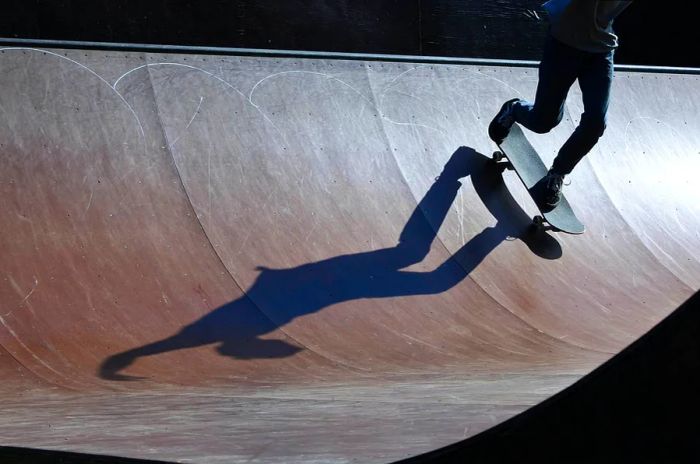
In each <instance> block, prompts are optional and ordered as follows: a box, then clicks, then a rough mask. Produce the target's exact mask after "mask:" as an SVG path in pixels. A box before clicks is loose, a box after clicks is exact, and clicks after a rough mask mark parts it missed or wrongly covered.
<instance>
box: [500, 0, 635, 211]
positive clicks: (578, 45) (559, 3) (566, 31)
mask: <svg viewBox="0 0 700 464" xmlns="http://www.w3.org/2000/svg"><path fill="white" fill-rule="evenodd" d="M630 3H632V2H631V1H611V0H550V1H548V2H547V3H545V4H544V7H545V9H546V11H547V14H548V16H549V22H550V29H549V34H548V37H547V41H546V43H545V47H544V54H543V57H542V61H541V63H540V67H539V82H538V84H537V93H536V95H535V102H534V104H532V103H530V102H527V101H525V100H521V99H518V98H515V99H513V100H509V101H507V102H506V103H504V104H503V106H502V107H501V110H500V111H499V112H498V114H497V115H496V117H495V118H494V119H493V121H492V122H491V124H490V125H489V136H490V137H491V139H492V140H494V141H495V142H496V143H500V142H502V141H503V139H505V137H506V136H507V135H508V133H509V131H510V128H511V127H512V125H513V123H515V122H517V123H519V124H520V125H522V126H524V127H526V128H528V129H530V130H531V131H533V132H537V133H540V134H542V133H546V132H549V131H550V130H552V128H554V127H555V126H556V125H557V124H559V122H560V121H561V119H562V116H563V114H564V102H565V101H566V95H567V93H568V91H569V88H570V87H571V85H572V84H573V83H574V81H575V80H576V79H578V81H579V86H580V88H581V93H582V95H583V109H584V112H583V115H582V116H581V122H580V124H579V125H578V127H577V128H576V130H575V131H574V133H573V134H572V135H571V137H569V139H568V140H567V141H566V143H564V145H563V146H562V147H561V148H560V150H559V153H558V154H557V156H556V158H555V159H554V163H553V164H552V167H551V168H550V170H549V172H548V174H547V176H546V177H545V178H544V179H542V181H541V185H542V195H543V198H542V201H543V203H544V204H545V205H547V206H548V207H551V208H553V207H555V206H556V205H557V204H558V203H559V201H560V199H561V189H562V185H563V181H564V176H566V175H568V174H570V173H571V171H572V170H573V169H574V167H575V166H576V164H578V162H579V161H581V159H582V158H583V157H584V156H585V155H586V154H587V153H588V152H589V151H590V150H591V149H592V148H593V147H594V146H595V144H596V143H597V142H598V139H599V138H600V136H601V135H603V132H604V131H605V115H606V113H607V110H608V102H609V98H610V86H611V83H612V78H613V55H614V51H615V48H617V43H618V42H617V36H616V35H615V33H614V31H613V29H612V23H613V20H614V19H615V18H616V17H617V16H618V15H619V14H620V13H621V12H622V11H623V10H624V9H625V8H627V7H628V6H629V5H630Z"/></svg>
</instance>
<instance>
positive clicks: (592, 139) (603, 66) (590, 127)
mask: <svg viewBox="0 0 700 464" xmlns="http://www.w3.org/2000/svg"><path fill="white" fill-rule="evenodd" d="M612 79H613V52H610V53H607V54H597V55H593V56H592V57H591V59H590V60H589V63H588V65H587V66H586V67H585V68H584V69H583V71H582V73H581V75H580V76H579V86H580V87H581V94H582V96H583V110H584V111H583V115H581V122H580V123H579V125H578V127H577V128H576V130H575V131H574V133H573V134H571V137H569V139H568V140H567V141H566V143H564V145H563V146H562V147H561V149H560V150H559V154H558V155H557V157H556V158H555V159H554V164H553V165H552V170H553V171H555V172H557V173H559V174H562V175H567V174H570V173H571V171H572V170H573V169H574V167H575V166H576V165H577V164H578V163H579V161H581V159H583V157H584V156H586V154H588V152H589V151H591V149H592V148H593V147H594V146H595V144H596V143H598V139H599V138H600V137H601V136H602V135H603V132H604V131H605V121H606V114H607V111H608V104H609V101H610V87H611V84H612Z"/></svg>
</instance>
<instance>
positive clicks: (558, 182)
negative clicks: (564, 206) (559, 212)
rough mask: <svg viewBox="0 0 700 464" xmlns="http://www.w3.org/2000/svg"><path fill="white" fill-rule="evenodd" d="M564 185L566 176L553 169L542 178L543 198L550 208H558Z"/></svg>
mask: <svg viewBox="0 0 700 464" xmlns="http://www.w3.org/2000/svg"><path fill="white" fill-rule="evenodd" d="M563 185H564V176H562V175H561V174H558V173H556V172H554V171H552V170H551V169H550V170H549V172H548V173H547V175H546V176H545V177H544V178H543V179H542V189H543V190H542V200H543V202H544V205H545V206H547V207H548V208H552V209H553V208H556V207H557V205H558V204H559V202H560V201H561V189H562V187H563Z"/></svg>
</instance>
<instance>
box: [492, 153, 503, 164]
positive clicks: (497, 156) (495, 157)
mask: <svg viewBox="0 0 700 464" xmlns="http://www.w3.org/2000/svg"><path fill="white" fill-rule="evenodd" d="M503 157H504V156H503V153H501V152H500V151H494V152H493V157H492V158H493V160H494V161H495V162H497V163H498V162H499V161H501V160H502V159H503Z"/></svg>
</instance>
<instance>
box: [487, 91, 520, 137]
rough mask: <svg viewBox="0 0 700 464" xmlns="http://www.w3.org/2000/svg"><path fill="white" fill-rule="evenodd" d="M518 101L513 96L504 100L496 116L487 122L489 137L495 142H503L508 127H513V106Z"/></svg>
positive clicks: (508, 130) (508, 129)
mask: <svg viewBox="0 0 700 464" xmlns="http://www.w3.org/2000/svg"><path fill="white" fill-rule="evenodd" d="M519 101H520V99H519V98H514V99H512V100H508V101H507V102H505V103H504V104H503V106H502V107H501V110H500V111H499V112H498V114H497V115H496V117H495V118H493V121H491V124H489V137H491V140H493V141H494V142H496V143H497V144H500V143H501V142H503V140H504V139H505V138H506V137H507V136H508V133H509V132H510V128H511V127H513V124H514V123H515V116H514V114H513V107H514V106H515V104H516V103H518V102H519Z"/></svg>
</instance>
